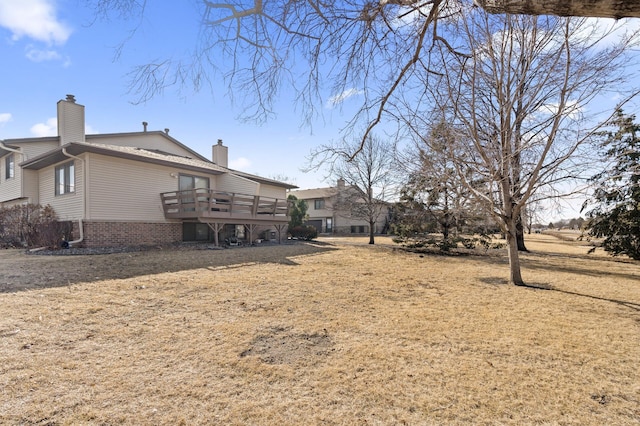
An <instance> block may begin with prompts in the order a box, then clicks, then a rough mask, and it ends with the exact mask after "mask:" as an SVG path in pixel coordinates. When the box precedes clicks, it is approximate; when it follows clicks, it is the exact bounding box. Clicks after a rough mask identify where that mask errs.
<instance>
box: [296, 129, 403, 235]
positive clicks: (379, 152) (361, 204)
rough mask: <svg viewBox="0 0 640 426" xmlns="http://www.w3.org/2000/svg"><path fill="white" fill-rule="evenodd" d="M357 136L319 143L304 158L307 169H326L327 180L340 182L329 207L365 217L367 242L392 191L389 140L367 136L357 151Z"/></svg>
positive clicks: (392, 156) (392, 147)
mask: <svg viewBox="0 0 640 426" xmlns="http://www.w3.org/2000/svg"><path fill="white" fill-rule="evenodd" d="M359 145H360V141H359V139H354V140H353V141H352V142H350V143H349V142H344V141H343V142H340V143H337V144H333V145H323V146H321V147H318V148H316V149H315V150H313V152H312V153H311V155H310V156H309V158H308V169H309V170H310V169H318V168H320V167H322V166H324V167H326V168H327V171H328V173H327V180H329V179H331V180H338V181H344V184H342V183H340V184H339V185H338V188H337V191H336V194H335V196H334V198H333V200H332V203H333V206H332V208H333V209H334V211H335V212H336V213H337V214H341V215H343V216H344V217H346V218H353V219H359V220H366V221H367V223H368V224H369V244H375V237H374V234H375V231H376V223H377V222H378V220H379V219H380V218H381V217H383V216H384V215H386V213H387V211H388V207H389V202H388V200H389V199H390V197H392V196H393V195H394V194H395V182H396V177H395V171H394V169H395V167H394V154H393V152H394V146H393V143H390V142H387V141H385V140H383V139H380V138H377V137H374V136H369V137H368V138H367V139H366V140H365V142H364V145H362V149H361V150H360V152H359V153H358V154H357V155H355V156H353V153H354V152H356V151H357V150H358V147H359Z"/></svg>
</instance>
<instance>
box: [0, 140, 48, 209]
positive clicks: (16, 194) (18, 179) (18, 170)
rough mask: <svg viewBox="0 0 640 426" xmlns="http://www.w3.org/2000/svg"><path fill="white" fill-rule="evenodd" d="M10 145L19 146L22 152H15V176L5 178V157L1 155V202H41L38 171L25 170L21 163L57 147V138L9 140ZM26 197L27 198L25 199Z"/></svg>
mask: <svg viewBox="0 0 640 426" xmlns="http://www.w3.org/2000/svg"><path fill="white" fill-rule="evenodd" d="M8 143H9V144H10V145H13V146H19V147H20V150H21V151H22V152H21V153H13V155H14V159H15V177H13V178H12V179H9V180H7V179H5V158H6V157H7V156H6V155H5V156H3V157H0V203H2V202H4V201H7V200H15V199H20V203H18V204H21V203H23V202H29V203H34V204H37V203H39V202H40V200H39V193H38V173H37V172H35V171H31V170H23V169H22V167H20V163H22V162H24V161H26V160H28V159H30V158H33V157H36V156H38V155H40V154H43V153H45V152H48V151H51V150H53V149H56V148H57V147H58V145H59V143H58V141H57V140H55V139H51V140H46V141H37V142H32V141H29V142H17V143H16V142H8ZM25 199H26V200H25Z"/></svg>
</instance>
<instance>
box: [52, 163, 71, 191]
mask: <svg viewBox="0 0 640 426" xmlns="http://www.w3.org/2000/svg"><path fill="white" fill-rule="evenodd" d="M55 173H56V195H63V194H69V193H72V192H76V170H75V166H74V164H73V161H71V162H69V163H65V164H62V165H60V166H57V167H56V172H55Z"/></svg>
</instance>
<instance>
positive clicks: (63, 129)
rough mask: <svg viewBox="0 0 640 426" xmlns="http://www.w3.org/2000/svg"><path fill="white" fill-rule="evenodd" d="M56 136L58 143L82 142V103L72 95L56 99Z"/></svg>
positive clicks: (83, 136) (83, 139)
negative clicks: (58, 139)
mask: <svg viewBox="0 0 640 426" xmlns="http://www.w3.org/2000/svg"><path fill="white" fill-rule="evenodd" d="M58 136H60V145H65V144H67V143H69V142H84V141H85V134H84V105H80V104H77V103H76V98H75V96H73V95H67V98H66V99H62V100H60V101H58Z"/></svg>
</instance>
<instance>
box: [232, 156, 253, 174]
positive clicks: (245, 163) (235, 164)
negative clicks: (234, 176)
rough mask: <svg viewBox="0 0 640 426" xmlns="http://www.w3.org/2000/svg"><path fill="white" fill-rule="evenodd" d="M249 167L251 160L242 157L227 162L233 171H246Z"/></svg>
mask: <svg viewBox="0 0 640 426" xmlns="http://www.w3.org/2000/svg"><path fill="white" fill-rule="evenodd" d="M249 167H251V160H249V159H248V158H244V157H239V158H236V159H235V160H231V161H229V168H230V169H234V170H242V171H244V170H246V169H248V168H249Z"/></svg>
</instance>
